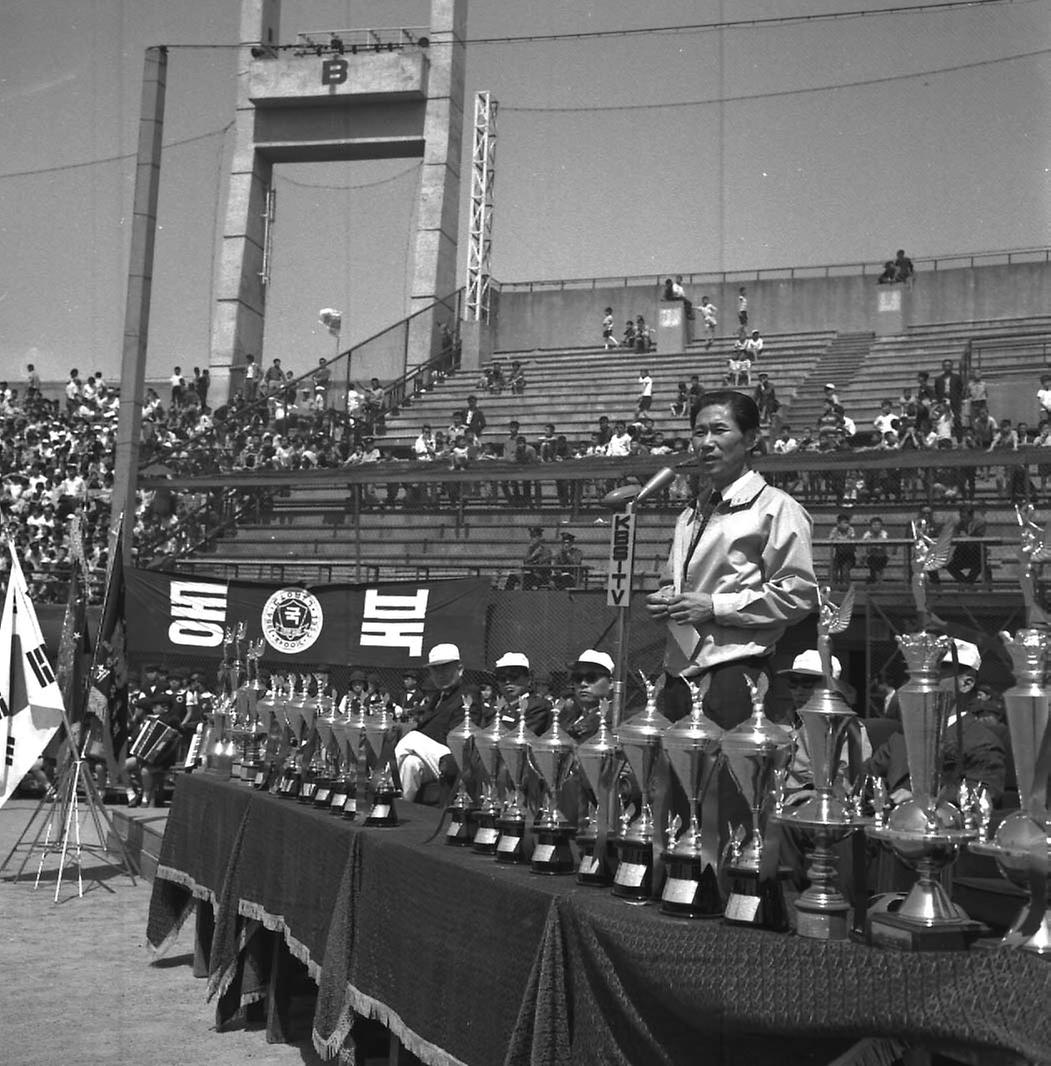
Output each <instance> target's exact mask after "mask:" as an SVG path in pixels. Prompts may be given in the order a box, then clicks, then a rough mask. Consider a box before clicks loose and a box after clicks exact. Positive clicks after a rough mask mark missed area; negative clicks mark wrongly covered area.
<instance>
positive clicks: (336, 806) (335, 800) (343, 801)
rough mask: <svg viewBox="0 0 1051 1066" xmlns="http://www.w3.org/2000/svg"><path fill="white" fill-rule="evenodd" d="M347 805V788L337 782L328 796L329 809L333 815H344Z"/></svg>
mask: <svg viewBox="0 0 1051 1066" xmlns="http://www.w3.org/2000/svg"><path fill="white" fill-rule="evenodd" d="M346 805H347V786H346V785H345V784H340V783H339V782H337V783H336V784H334V785H333V786H332V791H331V792H330V793H329V796H328V809H329V811H331V813H332V814H342V813H343V808H344V807H346Z"/></svg>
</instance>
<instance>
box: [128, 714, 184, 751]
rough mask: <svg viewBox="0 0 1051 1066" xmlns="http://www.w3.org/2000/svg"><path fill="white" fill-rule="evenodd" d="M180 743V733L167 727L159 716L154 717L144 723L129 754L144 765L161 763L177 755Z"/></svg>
mask: <svg viewBox="0 0 1051 1066" xmlns="http://www.w3.org/2000/svg"><path fill="white" fill-rule="evenodd" d="M178 743H179V731H178V730H177V729H172V727H171V726H170V725H165V724H164V723H163V722H162V721H161V720H160V717H159V716H157V715H153V716H152V717H150V718H147V719H146V721H145V722H144V723H143V726H142V728H141V729H140V730H139V735H138V736H137V737H136V738H135V740H134V741H133V742H132V745H131V747H130V748H129V749H128V754H129V755H134V756H135V757H136V758H137V759H140V760H141V761H142V762H144V763H161V762H164V761H165V760H166V759H170V758H171V757H172V756H173V755H174V754H175V748H176V746H177V745H178Z"/></svg>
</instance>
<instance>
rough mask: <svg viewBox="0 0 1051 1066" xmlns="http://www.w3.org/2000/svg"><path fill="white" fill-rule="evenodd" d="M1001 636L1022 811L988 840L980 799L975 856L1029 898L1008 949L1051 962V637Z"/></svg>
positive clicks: (1032, 633) (1035, 632) (1034, 633)
mask: <svg viewBox="0 0 1051 1066" xmlns="http://www.w3.org/2000/svg"><path fill="white" fill-rule="evenodd" d="M1000 636H1001V639H1002V640H1003V642H1004V645H1005V647H1006V648H1007V652H1008V654H1009V655H1010V656H1011V662H1012V665H1013V667H1014V675H1015V684H1014V685H1013V686H1012V687H1011V688H1009V689H1008V690H1007V691H1006V692H1005V693H1004V705H1005V707H1006V708H1007V728H1008V730H1009V731H1010V734H1011V750H1012V752H1013V754H1014V763H1015V774H1016V776H1017V779H1018V801H1019V810H1017V811H1012V812H1011V813H1010V814H1009V815H1007V817H1006V818H1004V820H1003V821H1002V822H1001V823H1000V825H999V826H998V827H997V829H996V833H995V835H994V836H993V839H992V840H989V839H988V835H989V834H988V818H987V816H985V812H984V811H983V810H982V808H983V807H984V806H985V805H984V804H982V802H981V797H980V796H979V800H978V807H979V816H978V831H979V840H977V841H975V842H973V843H972V844H971V845H970V850H971V851H973V852H976V853H977V854H979V855H987V856H990V857H992V858H993V859H995V860H996V865H997V866H998V867H999V870H1000V873H1001V874H1002V875H1003V876H1004V877H1005V878H1007V880H1008V881H1010V882H1011V883H1012V884H1014V885H1017V886H1018V887H1019V888H1021V889H1023V890H1025V891H1026V892H1028V893H1029V900H1028V902H1027V903H1026V904H1025V905H1024V906H1023V907H1022V909H1021V911H1020V912H1019V913H1018V916H1017V917H1016V918H1015V920H1014V922H1013V923H1012V925H1011V928H1010V929H1008V931H1007V935H1006V936H1005V937H1004V939H1003V944H1004V945H1005V946H1007V947H1014V948H1021V949H1022V950H1023V951H1031V952H1033V953H1034V954H1036V955H1042V956H1044V957H1045V958H1048V957H1051V902H1049V900H1048V867H1049V865H1051V820H1049V818H1048V786H1049V781H1051V715H1049V713H1048V705H1049V698H1048V690H1047V689H1046V688H1045V687H1044V677H1045V674H1046V670H1047V656H1048V648H1049V645H1051V635H1049V634H1048V633H1047V631H1046V630H1043V629H1023V630H1020V631H1019V632H1018V633H1017V634H1016V635H1015V636H1014V637H1012V636H1011V635H1010V634H1009V633H1001V634H1000ZM983 822H984V824H983Z"/></svg>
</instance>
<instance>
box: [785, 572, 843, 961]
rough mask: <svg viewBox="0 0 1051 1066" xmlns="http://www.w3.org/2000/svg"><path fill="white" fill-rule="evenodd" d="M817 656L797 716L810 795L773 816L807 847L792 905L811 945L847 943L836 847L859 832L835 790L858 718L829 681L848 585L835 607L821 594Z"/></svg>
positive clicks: (800, 932)
mask: <svg viewBox="0 0 1051 1066" xmlns="http://www.w3.org/2000/svg"><path fill="white" fill-rule="evenodd" d="M819 595H820V603H821V608H820V612H819V616H818V638H817V650H818V656H819V658H820V660H821V683H820V684H819V685H815V687H814V690H813V692H811V694H810V698H809V699H808V700H807V701H806V703H805V704H804V705H803V706H802V707H800V708H799V709H798V710H797V711H796V713H797V714H798V715H799V718H800V720H801V721H802V723H803V739H804V743H805V745H806V750H807V752H808V753H809V755H810V765H811V768H812V770H813V775H814V794H813V795H812V796H810V797H808V798H807V799H805V800H803V801H802V802H801V803H799V804H798V805H796V806H793V807H790V808H788V809H787V810H782V811H781V812H780V813H779V814H776V813H775V816H776V817H777V818H778V820H779V821H780V822H781V824H782V825H784V826H787V827H790V828H792V829H795V830H799V832H800V836H801V837H802V839H803V840H804V841H806V842H807V843H808V844H810V845H811V847H810V854H809V857H808V862H807V880H808V881H809V882H810V884H809V885H808V887H807V888H806V890H805V891H804V892H803V893H802V894H801V895H800V897H799V898H798V899H797V900H796V902H795V908H796V932H797V934H798V935H799V936H802V937H809V938H811V939H814V940H846V939H847V937H848V936H849V933H850V927H849V924H848V921H847V918H848V915H849V913H850V904H849V903H848V902H847V899H846V897H845V896H844V895H843V893H842V892H841V891H840V889H839V885H838V883H837V876H836V852H835V845H836V844H838V843H839V842H840V841H841V840H845V839H846V838H847V837H848V836H849V835H850V834H851V833H852V832H854V831H855V830H856V829H857V828H859V826H860V818H859V816H858V812H857V810H856V809H855V806H854V805H853V804H852V803H850V802H849V800H848V798H847V795H846V789H844V788H842V787H839V784H838V780H837V779H838V776H839V766H840V761H841V758H842V752H843V746H844V744H845V743H846V739H847V731H848V730H849V728H850V726H851V723H852V722H853V721H854V720H856V718H857V715H856V714H855V713H854V711H853V709H852V708H851V707H850V706H849V704H848V703H847V701H846V699H845V698H844V696H843V694H842V692H840V690H839V687H838V685H837V684H836V682H835V680H834V679H833V677H832V652H831V636H832V635H833V634H835V633H842V632H843V631H844V630H845V629H846V628H847V626H849V625H850V618H851V615H852V613H853V610H854V586H853V585H851V586H850V588H849V589H848V590H847V593H846V595H845V596H844V597H843V602H842V603H841V604H840V606H839V607H836V605H835V604H834V603H832V602H831V600H830V599H829V589H827V588H825V589H821V590H820V591H819Z"/></svg>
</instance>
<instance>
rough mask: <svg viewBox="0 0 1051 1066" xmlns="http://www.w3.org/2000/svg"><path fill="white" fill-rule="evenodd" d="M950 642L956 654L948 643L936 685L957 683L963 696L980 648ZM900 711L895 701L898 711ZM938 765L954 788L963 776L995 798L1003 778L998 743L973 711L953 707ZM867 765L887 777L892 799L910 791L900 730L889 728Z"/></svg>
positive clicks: (951, 687) (946, 688)
mask: <svg viewBox="0 0 1051 1066" xmlns="http://www.w3.org/2000/svg"><path fill="white" fill-rule="evenodd" d="M953 644H954V645H955V655H954V654H953V649H950V650H949V651H948V652H947V653H946V654H945V657H944V658H943V659H942V662H941V669H940V670H939V673H938V687H939V688H940V689H941V690H942V691H943V692H954V691H956V689H957V686H958V687H959V692H960V695H961V696H964V697H966V696H967V695H968V694H969V693H970V692H971V690H972V689H973V688H974V686H975V683H976V682H977V680H978V671H979V670H980V669H981V666H982V654H981V652H980V651H979V650H978V646H977V645H976V644H972V643H971V642H970V641H968V640H960V639H959V638H956V639H954V640H953ZM962 702H963V701H961V703H962ZM897 703H898V701H897V696H894V697H892V699H891V703H890V706H889V707H888V710H889V711H891V712H892V713H893V708H894V707H895V706H896V705H897ZM900 713H901V712H900V707H899V709H898V714H899V716H900ZM961 742H962V749H963V756H962V758H961V755H960V749H961ZM941 769H942V784H943V787H949V788H952V789H955V788H956V787H957V786H958V785H959V783H960V781H961V780H963V779H966V781H967V783H968V784H969V785H971V786H972V787H976V786H978V785H984V786H985V787H986V788H987V789H988V790H989V795H990V798H991V799H992V800H993V802H994V803H995V802H996V800H997V799H998V798H999V797H1000V796H1001V794H1002V793H1003V790H1004V782H1005V778H1006V758H1005V753H1004V746H1003V743H1002V742H1001V741H1000V738H999V737H998V736H997V735H996V734H995V733H993V732H992V731H991V730H990V729H987V728H986V727H985V726H984V725H982V723H981V722H979V721H978V719H977V718H976V717H975V716H974V715H973V714H970V713H968V712H967V711H966V710H963V709H962V708H956V707H954V708H952V709H951V710H950V712H949V716H948V718H947V719H946V722H945V734H944V743H943V745H942V766H941ZM868 771H869V773H871V774H875V775H876V776H877V777H882V778H883V779H884V780H885V781H886V782H887V789H888V792H889V793H890V798H891V800H892V801H893V802H894V803H901V802H903V801H904V800H906V799H908V798H909V797H910V796H911V795H912V782H911V781H910V779H909V763H908V759H907V757H906V752H905V737H904V735H903V734H901V733H894V734H892V735H891V736H890V737H889V738H888V739H887V741H886V742H885V743H884V744H882V745H881V746H880V747H879V748H878V749H877V750H876V751H875V753H874V754H873V756H872V758H871V759H869V762H868Z"/></svg>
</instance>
